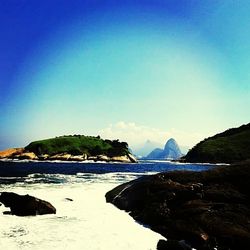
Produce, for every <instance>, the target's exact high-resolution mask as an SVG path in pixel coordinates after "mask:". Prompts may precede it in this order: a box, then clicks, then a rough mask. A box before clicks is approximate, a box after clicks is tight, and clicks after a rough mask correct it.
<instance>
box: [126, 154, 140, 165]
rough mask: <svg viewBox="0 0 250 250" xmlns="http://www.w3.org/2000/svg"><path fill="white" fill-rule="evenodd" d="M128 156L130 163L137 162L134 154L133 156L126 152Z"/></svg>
mask: <svg viewBox="0 0 250 250" xmlns="http://www.w3.org/2000/svg"><path fill="white" fill-rule="evenodd" d="M128 158H129V159H130V161H131V162H132V163H137V162H138V160H137V159H136V158H135V156H133V155H132V154H128Z"/></svg>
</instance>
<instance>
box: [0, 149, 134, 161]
mask: <svg viewBox="0 0 250 250" xmlns="http://www.w3.org/2000/svg"><path fill="white" fill-rule="evenodd" d="M0 160H30V161H38V160H39V161H70V162H72V161H73V162H74V161H75V162H87V161H93V162H97V161H100V162H121V163H137V162H138V161H137V159H136V158H135V157H134V156H133V155H132V154H126V155H117V156H112V157H109V156H107V155H95V156H90V155H87V154H82V155H72V154H69V153H67V152H65V153H60V154H54V155H48V154H41V155H36V154H35V153H34V152H28V151H26V150H25V149H24V148H11V149H7V150H4V151H1V152H0Z"/></svg>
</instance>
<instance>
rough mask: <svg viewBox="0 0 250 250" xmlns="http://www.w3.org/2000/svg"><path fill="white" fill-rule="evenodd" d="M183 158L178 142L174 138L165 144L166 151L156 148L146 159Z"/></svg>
mask: <svg viewBox="0 0 250 250" xmlns="http://www.w3.org/2000/svg"><path fill="white" fill-rule="evenodd" d="M181 156H182V153H181V150H180V148H179V146H178V144H177V142H176V141H175V140H174V139H173V138H171V139H169V140H168V141H167V143H166V144H165V147H164V149H160V148H156V149H154V150H153V151H152V152H151V153H150V154H149V155H148V156H147V157H145V158H146V159H154V160H166V159H171V160H176V159H179V158H180V157H181Z"/></svg>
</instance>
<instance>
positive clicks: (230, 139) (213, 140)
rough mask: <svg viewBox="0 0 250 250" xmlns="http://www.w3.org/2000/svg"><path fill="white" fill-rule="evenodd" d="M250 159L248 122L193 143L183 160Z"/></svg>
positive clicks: (228, 161)
mask: <svg viewBox="0 0 250 250" xmlns="http://www.w3.org/2000/svg"><path fill="white" fill-rule="evenodd" d="M247 159H250V123H248V124H246V125H242V126H240V127H238V128H231V129H228V130H226V131H224V132H222V133H219V134H216V135H214V136H212V137H209V138H206V139H204V140H203V141H201V142H199V143H198V144H197V145H195V146H194V147H193V148H192V149H191V150H190V151H189V152H188V153H187V155H186V156H184V157H183V159H182V160H183V161H185V162H209V163H235V162H239V161H245V160H247Z"/></svg>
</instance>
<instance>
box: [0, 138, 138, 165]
mask: <svg viewBox="0 0 250 250" xmlns="http://www.w3.org/2000/svg"><path fill="white" fill-rule="evenodd" d="M0 158H17V159H29V160H63V161H85V160H93V161H106V162H109V161H114V162H128V163H129V162H133V163H134V162H137V160H136V158H135V157H134V156H133V155H132V154H131V153H130V152H129V149H128V144H127V143H126V142H120V141H119V140H108V139H106V140H104V139H101V138H100V136H85V135H64V136H59V137H55V138H50V139H45V140H39V141H34V142H31V143H30V144H29V145H27V146H26V147H24V148H15V149H7V150H5V151H2V152H0Z"/></svg>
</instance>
